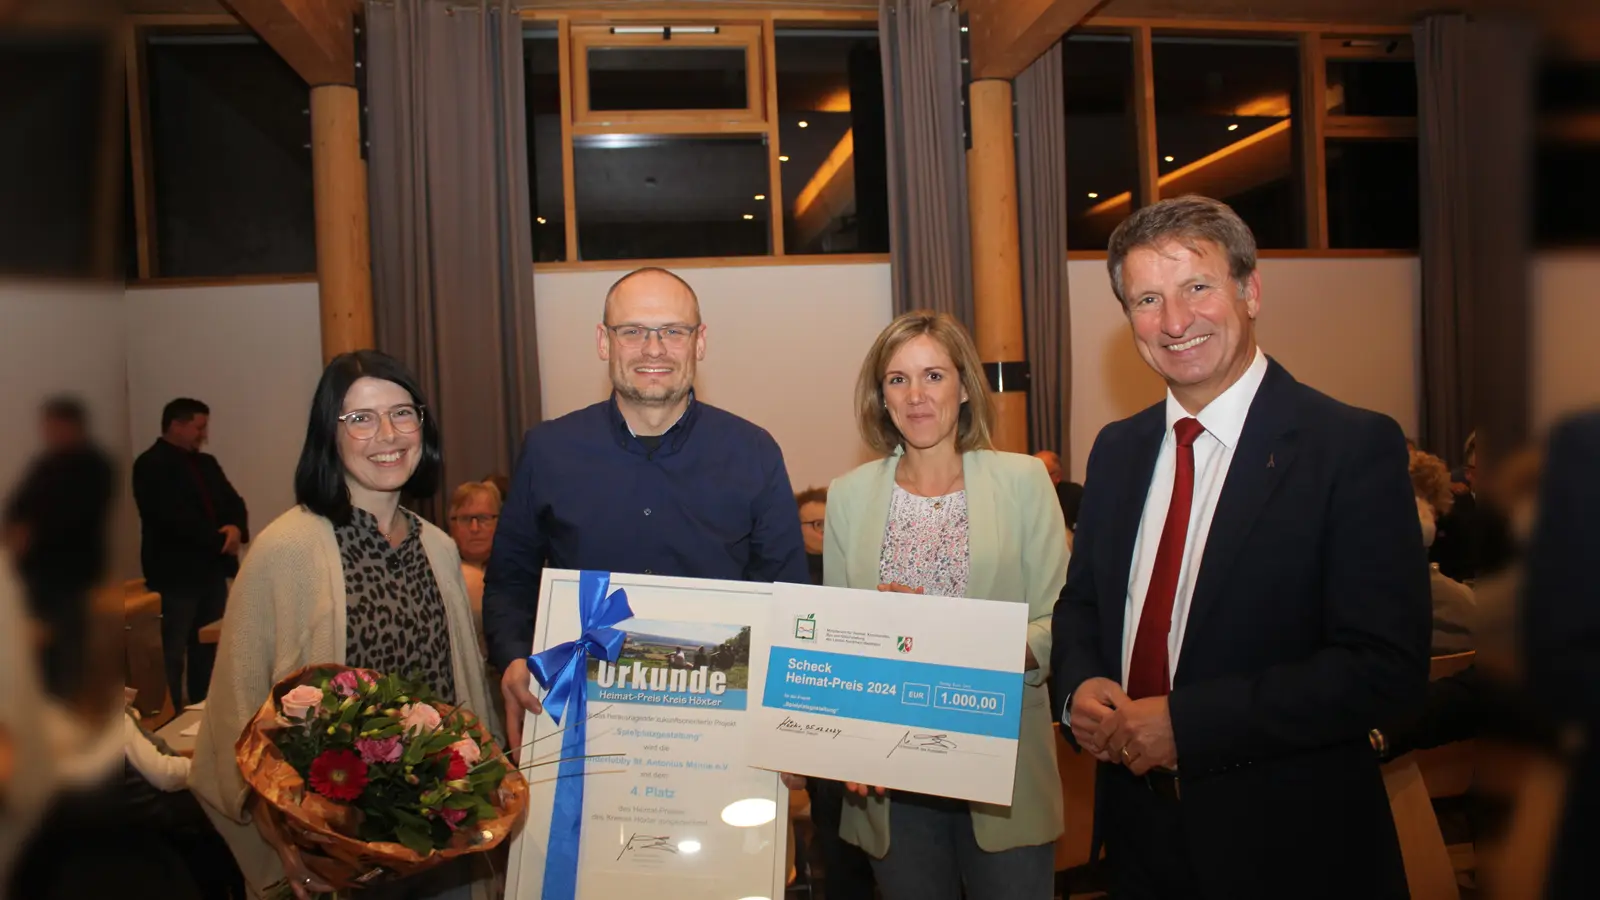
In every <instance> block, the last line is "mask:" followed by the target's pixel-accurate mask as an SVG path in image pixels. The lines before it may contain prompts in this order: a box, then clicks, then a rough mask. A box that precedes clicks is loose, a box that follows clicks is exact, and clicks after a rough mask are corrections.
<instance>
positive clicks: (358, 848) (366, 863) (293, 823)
mask: <svg viewBox="0 0 1600 900" xmlns="http://www.w3.org/2000/svg"><path fill="white" fill-rule="evenodd" d="M344 671H356V672H362V673H365V674H367V675H370V676H372V677H373V678H377V677H379V673H377V672H373V671H370V670H367V669H354V668H352V667H350V666H339V665H329V664H321V665H312V666H306V667H305V668H302V669H299V670H297V671H295V672H292V673H290V674H289V675H288V676H287V677H286V678H284V679H283V680H282V681H279V682H278V683H277V684H275V685H273V687H272V692H271V694H269V695H268V697H267V699H266V702H264V703H262V704H261V708H260V709H259V710H257V711H256V714H255V717H254V718H253V719H251V720H250V724H248V725H246V726H245V729H244V733H243V734H241V735H239V740H238V742H237V743H235V744H234V756H235V759H237V760H238V763H239V771H240V773H241V774H242V775H243V776H244V780H245V783H246V784H248V785H249V786H250V787H251V789H252V790H254V791H255V792H256V793H257V794H258V795H259V796H260V797H261V799H262V800H265V801H266V804H267V806H268V807H269V809H270V812H269V814H270V815H272V816H273V817H274V822H275V823H276V825H277V829H278V832H279V833H280V834H282V835H283V836H284V837H285V838H286V839H287V840H289V841H291V842H293V843H294V845H295V846H297V847H299V848H300V850H301V851H302V852H303V855H304V858H305V863H306V866H307V868H309V869H311V870H312V871H313V872H315V873H317V875H319V876H320V877H322V878H323V879H324V880H326V881H327V882H328V883H329V884H330V885H333V887H334V888H335V889H345V888H360V887H370V886H372V885H375V884H381V883H383V882H387V881H393V880H396V879H398V878H404V877H406V876H408V875H415V874H417V873H418V872H424V871H427V870H428V869H431V868H433V867H434V866H437V865H440V864H442V863H444V862H446V861H448V860H451V859H455V858H456V857H458V856H465V855H467V854H469V853H482V852H485V851H488V850H492V849H494V848H495V847H497V846H499V845H500V842H501V841H504V840H505V839H506V836H507V835H510V834H512V833H514V832H515V831H516V829H517V828H519V827H520V826H521V824H522V817H523V815H524V814H525V813H526V812H527V809H528V782H527V780H526V779H524V778H523V777H522V773H521V772H519V771H517V767H516V766H515V765H514V764H512V763H511V761H509V760H507V759H506V758H505V753H504V752H503V751H502V750H501V749H500V746H499V745H498V744H496V743H495V742H494V739H493V737H491V736H490V734H489V733H488V731H487V730H486V729H485V728H484V726H483V723H482V722H481V721H479V720H478V718H477V717H476V716H474V715H473V714H472V713H471V712H469V711H467V710H462V713H463V714H464V715H466V716H468V717H470V718H471V719H472V724H471V725H470V726H469V727H470V728H471V729H472V730H473V731H474V732H475V733H476V734H477V735H478V738H479V739H480V741H482V742H483V743H484V745H485V747H486V748H487V749H486V751H485V753H486V755H489V756H490V757H491V758H493V759H498V760H500V761H501V762H503V763H505V766H506V776H505V779H504V780H503V781H502V782H501V783H500V792H499V794H498V796H496V797H495V798H494V802H495V807H496V809H497V810H499V813H500V814H499V815H498V816H496V817H495V818H493V819H490V820H488V821H481V822H478V823H477V824H476V825H474V826H473V827H472V828H470V829H462V830H461V831H458V832H456V833H455V835H454V836H453V837H452V838H451V841H450V844H449V845H448V846H447V847H445V848H444V849H442V850H434V851H433V852H431V853H429V854H427V855H426V856H423V855H422V854H419V853H417V852H416V851H414V850H411V849H408V848H407V847H406V846H405V845H403V844H398V843H391V842H388V841H379V842H374V843H367V842H365V841H362V840H359V839H358V838H355V837H353V836H352V835H353V834H354V833H355V831H356V827H357V825H358V824H359V821H360V820H359V817H360V815H361V813H360V811H359V810H357V809H356V808H355V807H354V806H347V805H345V804H343V803H336V802H334V801H332V800H329V799H327V798H326V797H323V796H322V795H321V794H318V793H316V792H315V791H313V790H310V789H309V787H308V786H307V785H306V782H305V779H303V778H301V777H300V773H299V772H296V771H295V770H294V767H293V766H291V765H289V763H288V762H286V761H285V760H284V758H283V753H282V752H281V751H280V750H279V749H278V745H277V744H275V743H273V740H272V735H274V734H275V733H277V732H279V731H282V730H283V729H284V727H285V726H283V725H281V724H279V723H278V701H279V700H280V699H282V697H283V695H284V694H285V693H287V692H289V691H291V690H293V689H294V688H296V687H298V686H300V685H302V684H310V683H311V682H312V680H313V677H314V676H315V675H317V674H319V673H324V672H326V673H328V674H329V675H336V674H338V673H340V672H344ZM437 708H438V710H439V713H440V715H441V716H444V717H448V716H449V714H450V713H451V712H452V711H454V709H455V707H452V706H449V705H447V704H442V703H441V704H438V707H437ZM258 808H259V807H258ZM258 827H259V826H258Z"/></svg>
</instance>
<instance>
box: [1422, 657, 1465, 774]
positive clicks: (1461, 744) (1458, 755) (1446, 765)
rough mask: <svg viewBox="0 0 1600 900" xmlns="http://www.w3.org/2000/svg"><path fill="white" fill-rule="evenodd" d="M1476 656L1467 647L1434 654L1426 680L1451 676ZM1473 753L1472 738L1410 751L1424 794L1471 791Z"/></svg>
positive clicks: (1436, 679)
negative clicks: (1460, 650) (1454, 651)
mask: <svg viewBox="0 0 1600 900" xmlns="http://www.w3.org/2000/svg"><path fill="white" fill-rule="evenodd" d="M1476 656H1477V654H1475V653H1473V652H1472V651H1471V650H1468V651H1467V652H1465V653H1452V654H1450V655H1449V656H1435V657H1434V658H1433V660H1432V661H1431V662H1430V663H1429V665H1428V680H1429V681H1438V680H1439V679H1441V678H1448V677H1450V676H1451V675H1455V674H1457V673H1458V672H1461V671H1462V670H1463V669H1466V668H1468V667H1469V666H1471V665H1472V663H1473V660H1474V659H1475V658H1476ZM1476 754H1477V746H1476V743H1475V742H1473V741H1457V742H1455V743H1453V744H1445V745H1444V746H1443V747H1434V748H1432V749H1430V750H1418V751H1417V752H1416V753H1415V754H1413V755H1414V756H1415V757H1416V761H1417V768H1418V769H1420V770H1421V771H1422V781H1423V783H1424V784H1426V785H1427V786H1428V796H1430V797H1433V798H1436V799H1437V798H1441V797H1459V796H1461V795H1463V794H1465V793H1467V792H1468V791H1470V790H1472V781H1473V773H1474V769H1475V767H1474V765H1473V763H1474V758H1475V757H1476Z"/></svg>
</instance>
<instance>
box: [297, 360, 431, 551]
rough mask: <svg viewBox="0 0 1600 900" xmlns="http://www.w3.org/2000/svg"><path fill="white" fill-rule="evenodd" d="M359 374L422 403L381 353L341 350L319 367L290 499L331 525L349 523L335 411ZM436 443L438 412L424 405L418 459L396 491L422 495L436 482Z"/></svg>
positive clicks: (410, 381) (412, 381)
mask: <svg viewBox="0 0 1600 900" xmlns="http://www.w3.org/2000/svg"><path fill="white" fill-rule="evenodd" d="M362 378H376V379H378V380H379V381H389V382H393V383H395V384H398V385H400V386H401V387H403V388H405V389H406V393H408V394H410V395H411V400H412V402H414V403H416V404H417V405H418V406H421V407H426V406H427V400H426V398H424V397H423V396H422V388H421V386H419V385H418V384H417V379H416V378H415V377H414V376H412V374H411V372H410V370H409V369H407V368H406V367H405V365H404V364H403V363H401V362H400V360H398V359H395V358H394V357H392V356H390V355H389V354H387V353H381V352H379V351H377V350H356V351H354V352H352V353H341V354H339V355H338V356H336V357H334V358H333V362H330V363H328V367H327V368H326V369H323V370H322V378H321V380H319V381H318V382H317V392H316V393H315V394H314V395H312V397H311V420H310V421H309V422H307V423H306V442H305V446H303V447H301V448H300V464H299V465H298V466H296V467H295V470H294V500H295V502H296V503H298V504H300V505H301V506H304V507H305V508H306V509H308V510H310V511H311V512H314V513H316V514H317V515H319V516H324V517H326V518H327V519H329V520H331V521H332V522H333V523H334V524H336V525H347V524H349V522H350V488H349V487H348V486H347V485H346V484H345V481H344V475H345V472H344V463H343V462H341V461H340V459H339V428H340V427H341V426H340V425H339V416H340V415H342V414H343V412H344V397H345V395H346V394H348V393H350V386H351V385H353V384H355V383H356V382H357V381H358V380H360V379H362ZM439 444H440V438H439V416H438V415H437V414H436V413H435V412H434V411H433V410H432V409H428V410H426V411H425V412H424V413H423V416H422V459H421V461H419V462H418V463H417V469H416V471H414V472H412V473H411V478H410V480H408V481H407V482H406V483H405V485H404V486H402V487H401V488H400V490H401V492H402V493H405V494H407V495H409V496H412V497H426V496H429V495H431V494H432V493H433V492H434V490H435V489H436V488H437V487H438V484H439V458H440V453H439Z"/></svg>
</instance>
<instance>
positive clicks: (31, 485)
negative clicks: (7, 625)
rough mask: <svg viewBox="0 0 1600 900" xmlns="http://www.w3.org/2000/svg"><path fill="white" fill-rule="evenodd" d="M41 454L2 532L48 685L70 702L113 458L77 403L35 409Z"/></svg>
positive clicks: (102, 560) (102, 545)
mask: <svg viewBox="0 0 1600 900" xmlns="http://www.w3.org/2000/svg"><path fill="white" fill-rule="evenodd" d="M40 430H41V433H42V435H43V439H44V452H43V453H41V454H40V455H39V457H38V458H37V459H35V460H34V462H33V464H32V465H31V466H30V467H29V468H28V471H27V474H25V475H24V476H23V478H22V482H21V484H19V485H18V487H17V490H16V491H15V492H14V493H13V494H12V495H11V498H10V499H9V500H8V501H7V502H6V506H5V516H4V521H5V525H4V534H5V544H6V547H7V549H9V550H10V551H11V553H12V556H13V557H14V558H15V560H16V566H17V571H18V573H19V574H20V575H21V578H22V582H23V586H24V590H25V592H26V595H27V603H28V610H29V613H30V614H31V616H32V617H33V619H34V621H36V622H37V623H39V624H40V625H41V626H43V629H44V636H43V637H44V641H45V645H44V652H43V658H42V660H41V662H42V665H43V677H44V682H45V686H46V688H47V689H48V690H49V691H50V693H52V694H54V695H55V696H57V697H59V698H62V699H70V698H71V697H72V696H73V694H74V692H75V691H76V689H77V687H78V684H79V682H80V680H81V678H80V676H81V673H82V672H83V664H84V658H83V657H84V646H85V639H86V636H87V635H86V632H87V629H88V615H89V605H90V597H91V595H92V592H93V591H94V589H95V587H96V586H98V585H99V583H100V580H101V579H102V578H104V577H105V573H106V553H107V549H106V548H107V530H106V529H107V524H108V522H109V519H110V514H111V494H112V490H113V478H114V475H113V470H112V465H111V460H110V459H109V458H108V457H107V456H106V455H105V453H104V452H102V451H101V450H100V448H99V447H97V446H95V445H94V443H93V442H92V441H91V440H90V439H89V416H88V413H87V411H86V410H85V409H84V407H83V404H82V403H80V402H78V401H77V400H74V399H71V398H65V397H61V398H56V399H53V400H50V401H48V402H46V403H45V404H44V406H43V407H42V408H41V410H40Z"/></svg>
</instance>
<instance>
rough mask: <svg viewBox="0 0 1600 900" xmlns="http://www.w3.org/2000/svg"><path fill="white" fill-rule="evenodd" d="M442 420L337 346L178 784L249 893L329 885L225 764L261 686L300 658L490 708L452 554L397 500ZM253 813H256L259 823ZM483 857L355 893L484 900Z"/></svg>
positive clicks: (242, 583)
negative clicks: (289, 489) (191, 796)
mask: <svg viewBox="0 0 1600 900" xmlns="http://www.w3.org/2000/svg"><path fill="white" fill-rule="evenodd" d="M439 442H440V438H439V425H438V423H437V422H436V421H435V420H434V419H433V417H431V416H430V415H429V414H428V410H427V406H426V403H425V401H424V399H423V396H422V391H421V389H420V388H419V387H418V385H417V382H416V379H415V378H414V377H412V375H411V373H410V372H408V371H406V369H405V367H404V366H402V365H401V364H400V363H399V361H397V360H395V359H394V358H393V357H391V356H388V355H386V354H383V353H379V352H376V351H373V350H359V351H356V352H354V353H345V354H342V355H340V356H338V357H337V358H335V359H334V360H333V362H331V363H329V364H328V367H327V369H326V370H324V371H323V373H322V379H321V381H319V382H318V384H317V391H316V394H315V396H314V397H313V398H312V401H311V416H310V422H309V423H308V424H307V426H306V441H305V445H304V447H303V448H302V449H301V451H300V464H299V466H298V467H297V468H296V470H295V477H294V492H295V500H296V502H297V504H298V505H297V506H295V507H294V508H293V509H291V510H289V511H288V512H286V513H284V514H283V515H281V516H279V517H278V518H277V520H276V521H274V522H273V523H272V524H271V525H269V526H267V529H266V530H265V531H263V532H262V533H261V534H260V536H259V537H258V538H257V539H256V541H255V543H254V544H253V545H252V547H251V552H250V555H249V556H248V557H246V559H245V562H244V566H243V568H242V569H241V570H240V572H239V575H238V577H237V578H235V579H234V582H233V588H232V590H231V591H230V593H229V596H228V612H227V615H226V616H225V617H224V618H223V621H222V639H221V643H220V644H219V646H218V648H217V663H216V668H215V670H214V671H213V672H212V676H211V691H210V693H209V694H208V695H207V699H206V713H205V719H204V722H203V724H202V725H201V727H200V734H199V737H198V738H197V739H196V742H195V752H194V765H193V769H192V771H191V773H190V787H191V789H192V790H193V791H194V793H195V796H196V797H198V798H199V799H200V800H201V802H202V803H203V804H204V805H205V807H206V812H207V814H208V815H209V816H210V817H211V820H212V822H213V823H215V825H216V826H217V830H218V831H219V832H221V833H222V835H223V837H224V838H226V839H227V841H228V844H229V846H230V848H231V849H232V850H233V853H234V856H235V857H236V858H237V859H238V862H239V867H240V869H242V870H243V872H244V875H245V879H246V881H247V882H248V883H249V885H250V887H251V889H252V890H254V891H256V892H258V893H259V892H266V891H269V890H271V889H273V887H274V885H276V884H278V883H281V882H284V881H287V883H288V886H289V888H290V889H291V890H292V891H293V892H294V895H295V896H296V897H299V898H301V900H305V898H307V897H308V896H309V894H310V893H311V892H313V891H328V890H331V888H330V886H329V885H327V884H325V883H324V882H322V880H321V879H319V878H318V877H317V876H315V875H313V874H312V873H311V871H310V870H309V869H308V868H307V867H306V865H305V862H304V860H303V858H302V856H301V853H300V851H299V850H298V849H297V848H296V847H295V846H293V845H292V844H290V843H289V842H287V841H283V840H281V839H280V838H279V837H278V836H277V835H276V834H275V833H272V834H271V835H270V836H269V835H268V834H266V833H264V832H263V831H261V830H258V827H257V826H258V824H264V825H266V826H267V831H268V832H271V831H272V820H271V819H270V818H267V817H265V816H264V815H263V813H264V811H263V810H261V809H259V807H257V806H256V805H255V804H253V803H252V804H247V803H246V801H247V799H249V798H250V797H251V796H252V793H251V791H250V790H249V789H248V788H246V786H245V784H244V781H243V779H242V778H241V777H240V774H239V767H238V765H237V763H236V762H235V760H234V742H235V741H236V740H238V737H239V734H240V732H241V731H242V730H243V729H244V727H245V725H246V724H247V723H248V722H249V721H250V719H251V717H253V716H254V715H255V713H256V710H257V709H259V708H260V706H261V704H262V702H264V701H265V700H266V698H267V696H268V693H269V692H270V691H271V689H272V685H273V684H275V683H276V682H277V681H279V680H280V679H282V678H283V677H284V676H286V675H288V674H289V673H290V672H292V671H294V670H296V669H299V668H301V667H302V666H306V665H309V664H312V663H339V664H343V665H350V666H360V667H363V668H368V669H373V670H376V671H379V672H384V673H396V674H405V675H410V674H413V673H416V674H419V675H420V677H421V678H422V680H424V681H425V682H427V683H428V685H429V686H430V687H431V688H432V689H433V690H434V692H435V693H437V694H438V695H439V697H440V698H441V699H442V700H444V701H445V702H447V703H453V704H457V705H460V706H463V707H465V708H466V709H468V710H471V711H473V712H475V713H477V714H478V715H479V716H481V717H484V718H485V721H493V720H492V719H490V718H488V716H489V715H490V714H491V713H492V711H493V709H494V705H493V704H492V703H491V702H490V696H491V695H490V694H489V688H488V684H487V682H486V681H485V678H484V669H483V666H482V665H481V663H480V661H479V660H480V658H479V656H478V649H477V643H476V641H475V632H474V629H473V625H472V609H471V607H470V605H469V604H468V602H467V592H466V585H465V584H464V583H463V581H462V578H461V558H460V556H459V555H458V554H457V552H456V547H455V544H454V543H453V542H452V541H451V540H450V538H449V537H448V536H447V535H445V533H444V532H442V531H440V530H439V529H438V528H435V527H434V526H432V525H430V524H428V523H427V522H425V521H423V520H422V519H421V518H420V517H419V516H417V515H416V514H415V513H412V512H411V511H409V510H407V509H405V508H404V507H402V506H401V505H400V499H401V495H402V494H410V495H412V496H421V497H426V496H428V495H430V494H432V493H433V490H434V485H435V483H436V482H437V480H438V473H439ZM256 816H262V819H261V820H260V821H256V820H255V817H256ZM482 865H484V863H483V862H482V861H481V860H480V858H479V857H477V856H474V857H467V858H465V859H464V860H458V861H456V862H453V863H450V864H446V865H443V866H440V867H438V868H436V869H433V870H430V871H428V872H425V873H423V874H421V875H417V876H414V877H412V878H410V879H406V880H403V881H399V882H395V883H392V884H386V885H382V886H380V887H376V888H371V889H366V890H363V891H361V895H362V897H363V898H364V900H380V898H382V900H392V898H402V897H403V898H446V897H448V898H462V900H465V898H469V897H470V898H487V897H489V895H490V893H489V884H490V879H489V878H487V877H485V874H484V873H480V872H479V871H478V869H479V867H481V866H482Z"/></svg>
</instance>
